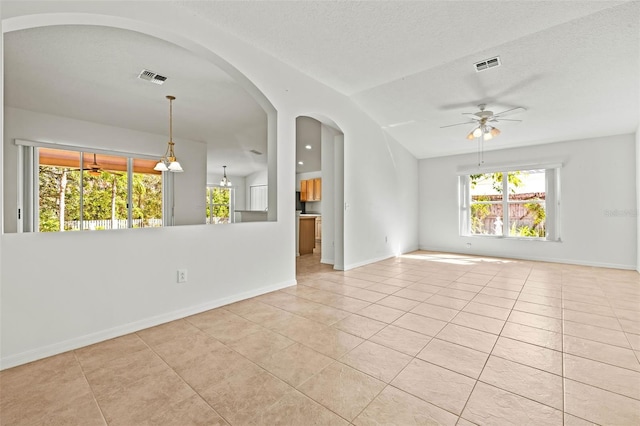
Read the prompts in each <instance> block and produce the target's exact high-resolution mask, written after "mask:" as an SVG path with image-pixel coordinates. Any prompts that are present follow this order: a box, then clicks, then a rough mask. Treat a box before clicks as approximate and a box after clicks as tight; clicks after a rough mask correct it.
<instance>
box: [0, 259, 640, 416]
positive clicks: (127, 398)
mask: <svg viewBox="0 0 640 426" xmlns="http://www.w3.org/2000/svg"><path fill="white" fill-rule="evenodd" d="M639 357H640V276H639V275H638V274H637V273H636V272H634V271H621V270H611V269H600V268H592V267H582V266H573V265H562V264H549V263H540V262H527V261H519V260H509V259H491V258H482V257H472V256H462V255H452V254H444V253H432V252H415V253H411V254H409V255H405V256H402V257H399V258H394V259H389V260H385V261H382V262H378V263H376V264H372V265H368V266H365V267H361V268H358V269H355V270H352V271H348V272H336V271H333V270H332V269H331V268H329V267H327V266H326V265H320V264H319V261H318V256H317V255H308V256H303V257H301V258H299V260H298V285H297V286H295V287H289V288H286V289H284V290H281V291H276V292H273V293H269V294H265V295H263V296H259V297H256V298H253V299H250V300H246V301H242V302H238V303H234V304H232V305H228V306H224V307H222V308H219V309H215V310H212V311H208V312H204V313H202V314H198V315H194V316H191V317H188V318H185V319H182V320H179V321H174V322H171V323H168V324H164V325H161V326H158V327H154V328H151V329H147V330H143V331H140V332H138V333H134V334H130V335H126V336H123V337H120V338H117V339H113V340H110V341H106V342H103V343H99V344H96V345H93V346H89V347H86V348H82V349H78V350H75V351H72V352H67V353H64V354H61V355H58V356H54V357H51V358H48V359H44V360H41V361H38V362H34V363H31V364H28V365H24V366H20V367H16V368H12V369H8V370H5V371H3V372H1V373H0V424H2V425H39V424H70V425H83V426H84V425H94V424H95V425H104V424H110V425H111V424H113V425H126V426H131V425H180V426H183V425H191V424H194V425H196V424H197V425H226V424H231V425H280V424H283V425H284V424H288V425H296V426H298V425H299V426H306V425H312V424H315V425H348V424H353V425H358V426H360V425H377V424H396V425H412V424H421V425H422V424H445V425H455V424H458V425H469V424H515V425H529V424H531V425H546V424H556V425H562V424H565V425H585V424H591V423H596V424H611V425H638V424H640V363H639V362H638V359H639Z"/></svg>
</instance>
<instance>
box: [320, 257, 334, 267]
mask: <svg viewBox="0 0 640 426" xmlns="http://www.w3.org/2000/svg"><path fill="white" fill-rule="evenodd" d="M334 262H335V260H334V259H333V258H331V259H329V258H324V257H320V263H322V264H325V265H333V263H334Z"/></svg>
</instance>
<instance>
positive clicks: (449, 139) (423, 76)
mask: <svg viewBox="0 0 640 426" xmlns="http://www.w3.org/2000/svg"><path fill="white" fill-rule="evenodd" d="M177 4H179V5H180V6H181V7H184V8H187V9H189V10H190V11H192V12H193V13H194V14H195V15H197V16H200V17H202V18H203V19H205V20H207V21H208V22H210V23H212V24H214V25H216V26H217V27H220V28H222V29H224V30H225V31H227V32H229V33H231V34H233V35H235V36H237V37H239V38H241V39H243V40H244V41H246V42H247V43H249V44H251V45H254V46H256V47H258V48H260V49H262V50H264V51H266V52H268V53H270V54H271V55H273V56H275V57H277V58H279V59H280V60H282V61H284V62H286V63H288V64H290V65H291V66H293V67H295V68H297V69H299V70H301V71H302V72H304V73H306V74H308V75H310V76H312V77H314V78H316V79H318V80H320V81H322V82H323V83H325V84H327V85H329V86H331V87H333V88H335V89H336V90H339V91H341V92H343V93H344V94H346V95H348V96H350V97H351V98H352V99H353V100H354V101H356V102H357V103H358V104H360V105H361V107H362V108H363V109H364V110H365V111H366V112H368V113H369V114H370V115H371V116H372V117H373V118H374V119H375V120H376V121H377V122H378V123H379V124H380V126H381V128H384V129H385V130H386V131H387V132H388V133H389V134H391V135H392V136H393V137H394V138H395V139H396V140H398V141H399V142H400V143H401V144H402V145H404V146H405V147H406V148H407V149H408V150H409V151H411V152H412V153H413V154H414V155H415V156H417V157H418V158H426V157H434V156H441V155H448V154H455V153H463V152H472V151H474V150H475V149H476V146H475V145H474V144H473V143H470V142H469V141H467V140H466V139H465V138H464V137H465V135H466V134H467V132H468V131H469V130H471V129H472V127H473V126H471V125H470V126H459V127H453V128H448V129H440V126H444V125H447V124H453V123H459V122H463V121H466V120H464V119H463V116H462V115H461V114H462V113H463V112H475V111H476V110H477V108H476V105H477V104H479V103H488V104H489V107H488V108H489V109H492V110H493V111H495V112H500V111H502V110H504V109H508V108H510V107H514V106H523V107H525V108H527V111H526V112H524V113H522V114H519V115H518V116H517V117H512V118H518V119H522V120H523V122H522V123H518V124H514V123H501V125H500V128H501V130H502V131H503V133H502V135H501V136H500V137H499V138H496V139H494V140H493V141H491V143H490V144H487V145H485V149H495V148H506V147H514V146H522V145H530V144H539V143H547V142H555V141H561V140H567V139H576V138H585V137H597V136H603V135H611V134H621V133H630V132H634V131H635V130H636V128H637V126H638V117H639V115H640V113H639V106H638V103H639V102H638V84H639V82H638V80H639V77H638V76H639V75H640V67H639V65H638V56H639V39H640V26H639V23H640V2H637V1H626V2H620V1H508V2H507V1H498V2H496V1H418V2H414V1H412V2H404V1H373V2H351V1H346V2H344V1H343V2H329V1H302V2H278V1H276V2H272V1H269V2H192V1H178V2H177ZM493 56H500V58H501V60H502V63H503V65H502V66H501V67H499V68H495V69H492V70H488V71H485V72H482V73H476V72H475V70H474V69H473V63H475V62H476V61H480V60H482V59H486V58H490V57H493ZM399 123H405V124H402V125H397V124H399ZM390 125H392V126H393V125H395V126H393V127H389V126H390Z"/></svg>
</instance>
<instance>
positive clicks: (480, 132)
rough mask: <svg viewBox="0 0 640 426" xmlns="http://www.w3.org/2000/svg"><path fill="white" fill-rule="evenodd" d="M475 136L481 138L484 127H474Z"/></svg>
mask: <svg viewBox="0 0 640 426" xmlns="http://www.w3.org/2000/svg"><path fill="white" fill-rule="evenodd" d="M472 134H473V137H475V138H479V137H480V136H482V129H481V128H480V127H476V128H475V129H473V133H472Z"/></svg>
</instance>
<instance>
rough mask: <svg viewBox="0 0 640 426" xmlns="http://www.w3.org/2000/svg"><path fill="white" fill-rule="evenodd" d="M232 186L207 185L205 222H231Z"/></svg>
mask: <svg viewBox="0 0 640 426" xmlns="http://www.w3.org/2000/svg"><path fill="white" fill-rule="evenodd" d="M231 191H232V188H223V187H219V186H209V187H207V201H206V202H207V223H208V224H219V223H230V222H231V210H232V209H231V199H232V192H231Z"/></svg>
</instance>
